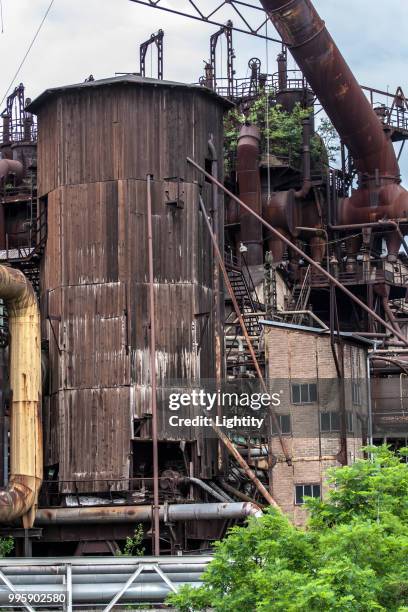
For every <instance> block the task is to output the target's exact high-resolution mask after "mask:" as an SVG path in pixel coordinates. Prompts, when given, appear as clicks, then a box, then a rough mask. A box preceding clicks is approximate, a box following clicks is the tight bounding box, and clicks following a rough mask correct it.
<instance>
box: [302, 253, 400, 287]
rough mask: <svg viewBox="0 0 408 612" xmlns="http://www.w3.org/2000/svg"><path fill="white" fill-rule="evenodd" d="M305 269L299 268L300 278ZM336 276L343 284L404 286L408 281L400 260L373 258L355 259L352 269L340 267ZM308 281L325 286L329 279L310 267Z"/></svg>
mask: <svg viewBox="0 0 408 612" xmlns="http://www.w3.org/2000/svg"><path fill="white" fill-rule="evenodd" d="M306 270H307V268H304V269H303V270H301V275H302V276H301V278H303V276H304V275H306ZM336 278H337V279H338V280H339V281H340V282H341V283H343V284H344V285H352V284H366V283H367V284H371V283H381V282H387V283H390V284H392V285H399V286H401V287H404V286H406V285H407V283H408V271H407V268H406V266H405V265H404V264H401V263H400V262H395V263H390V262H388V261H387V260H386V259H375V260H371V261H370V262H369V263H367V262H362V261H357V262H355V263H354V264H353V270H350V271H348V270H346V269H342V270H340V271H339V272H338V273H337V274H336ZM310 283H311V286H312V287H326V286H327V285H328V284H329V281H328V279H327V278H326V276H325V275H324V274H321V273H320V272H319V271H318V270H316V269H315V268H312V269H311V278H310Z"/></svg>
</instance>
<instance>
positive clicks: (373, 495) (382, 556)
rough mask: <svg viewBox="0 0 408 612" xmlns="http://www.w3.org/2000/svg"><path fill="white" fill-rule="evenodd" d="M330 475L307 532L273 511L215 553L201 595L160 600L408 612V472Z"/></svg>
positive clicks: (290, 609) (226, 609) (226, 611)
mask: <svg viewBox="0 0 408 612" xmlns="http://www.w3.org/2000/svg"><path fill="white" fill-rule="evenodd" d="M370 452H372V458H371V459H370V460H360V461H357V462H356V463H355V464H353V465H352V466H349V467H343V468H335V469H332V470H331V471H330V473H329V477H328V478H329V481H330V484H331V489H330V491H329V493H328V496H327V499H325V500H324V501H320V500H312V499H310V500H308V501H307V505H308V507H309V509H310V520H309V522H308V525H307V528H306V529H303V530H301V529H298V528H296V527H294V526H293V525H292V524H291V523H290V522H289V521H288V520H287V519H286V518H285V517H284V516H282V515H281V514H279V513H278V512H276V511H275V510H268V511H267V512H266V513H265V514H264V516H263V517H262V518H260V519H254V518H251V519H249V521H248V523H247V526H246V527H233V528H232V529H231V530H230V531H229V534H228V536H227V538H226V539H225V540H223V541H222V542H218V543H216V544H215V558H214V560H213V562H212V563H210V565H209V567H208V568H207V570H206V572H205V574H204V576H203V586H202V587H200V588H198V589H194V588H191V587H188V586H185V587H183V588H182V589H181V590H180V591H179V592H178V593H177V594H175V595H171V596H169V601H170V602H171V603H172V604H173V605H174V606H176V608H177V609H178V610H181V611H182V612H192V611H196V610H205V609H206V608H211V609H213V610H215V611H220V612H221V611H222V612H230V611H231V612H233V611H234V612H236V611H237V610H248V612H249V611H251V612H255V611H256V612H272V611H273V612H303V611H304V612H317V611H327V612H329V611H330V612H332V611H338V612H340V611H341V612H344V611H348V610H350V611H353V612H372V611H374V610H383V611H390V612H403V611H405V610H406V609H407V608H408V562H407V560H408V466H407V464H406V463H405V462H402V459H403V456H404V453H403V452H401V454H400V456H395V455H394V454H393V453H391V452H390V451H389V450H388V449H387V447H381V448H379V449H370Z"/></svg>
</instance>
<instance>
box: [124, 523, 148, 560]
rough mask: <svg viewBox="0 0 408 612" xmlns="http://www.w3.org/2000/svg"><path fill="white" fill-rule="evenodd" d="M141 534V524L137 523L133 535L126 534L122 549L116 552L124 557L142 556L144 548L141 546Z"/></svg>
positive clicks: (142, 534) (142, 533)
mask: <svg viewBox="0 0 408 612" xmlns="http://www.w3.org/2000/svg"><path fill="white" fill-rule="evenodd" d="M143 536H144V531H143V526H142V525H138V526H137V527H136V528H135V530H134V532H133V536H128V537H127V538H126V541H125V545H124V547H123V550H122V551H120V552H118V553H117V554H118V555H119V556H124V557H142V556H143V555H144V552H145V549H144V548H143V547H142V546H141V545H142V543H143Z"/></svg>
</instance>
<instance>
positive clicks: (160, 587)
mask: <svg viewBox="0 0 408 612" xmlns="http://www.w3.org/2000/svg"><path fill="white" fill-rule="evenodd" d="M182 584H183V583H176V585H175V586H176V587H178V586H181V585H182ZM189 585H190V586H191V587H199V586H201V582H193V583H189ZM122 587H123V583H122V584H116V583H110V582H109V583H105V584H103V585H101V584H93V583H92V581H90V582H89V583H88V584H75V583H74V584H73V585H72V596H73V601H74V603H75V605H77V604H90V605H92V606H94V605H95V604H101V603H108V602H110V601H111V600H112V599H113V597H114V596H115V595H116V594H117V593H118V592H119V591H120V589H121V588H122ZM18 592H19V593H20V594H28V593H40V594H42V593H60V594H65V593H66V586H65V585H64V586H60V585H52V584H50V585H47V587H46V588H44V585H38V586H37V587H36V588H35V587H34V588H33V586H32V585H30V584H28V585H25V586H23V585H20V586H19V588H18ZM169 592H170V587H168V586H167V585H166V584H165V583H164V581H162V582H161V583H158V584H156V583H153V584H140V583H138V581H135V583H134V584H132V585H131V586H130V587H129V588H128V590H127V591H126V592H125V593H124V594H123V595H122V597H121V602H132V603H134V602H135V601H136V602H139V601H140V602H163V601H164V600H165V598H166V597H167V595H168V594H169ZM9 595H10V590H9V589H8V588H7V587H1V586H0V606H7V607H9V606H10V599H9ZM60 609H61V608H60Z"/></svg>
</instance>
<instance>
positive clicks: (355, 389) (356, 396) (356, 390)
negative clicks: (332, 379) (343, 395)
mask: <svg viewBox="0 0 408 612" xmlns="http://www.w3.org/2000/svg"><path fill="white" fill-rule="evenodd" d="M351 400H352V402H353V404H356V405H357V406H361V384H360V382H356V381H355V380H353V381H352V383H351Z"/></svg>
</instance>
